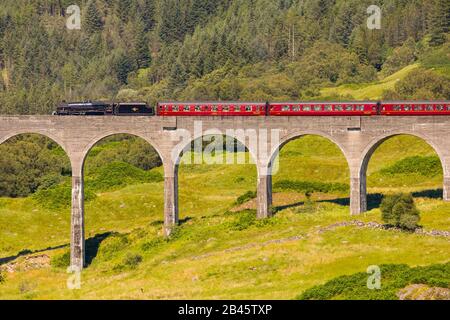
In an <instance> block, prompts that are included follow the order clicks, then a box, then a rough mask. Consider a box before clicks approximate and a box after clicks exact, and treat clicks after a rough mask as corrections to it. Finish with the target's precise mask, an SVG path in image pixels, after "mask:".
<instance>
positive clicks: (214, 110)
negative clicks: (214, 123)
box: [211, 106, 219, 112]
mask: <svg viewBox="0 0 450 320" xmlns="http://www.w3.org/2000/svg"><path fill="white" fill-rule="evenodd" d="M211 111H212V112H218V111H219V107H218V106H212V107H211Z"/></svg>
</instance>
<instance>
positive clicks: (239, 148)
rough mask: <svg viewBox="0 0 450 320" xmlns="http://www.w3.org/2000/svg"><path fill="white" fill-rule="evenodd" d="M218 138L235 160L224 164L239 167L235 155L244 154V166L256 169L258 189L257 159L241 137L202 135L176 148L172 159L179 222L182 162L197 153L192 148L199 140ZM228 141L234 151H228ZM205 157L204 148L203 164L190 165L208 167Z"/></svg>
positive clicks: (218, 134) (216, 134)
mask: <svg viewBox="0 0 450 320" xmlns="http://www.w3.org/2000/svg"><path fill="white" fill-rule="evenodd" d="M216 136H221V137H222V139H223V141H222V142H223V146H224V147H225V145H226V147H225V149H222V150H221V151H222V152H224V154H225V152H227V153H228V152H229V153H233V159H234V160H233V163H228V162H227V160H226V159H225V160H224V162H223V163H222V164H234V165H239V164H241V163H236V161H235V160H236V156H235V155H236V154H237V153H239V152H242V153H244V157H245V163H242V164H243V165H252V166H254V167H255V170H256V177H257V179H256V181H255V183H254V185H255V186H254V187H255V189H256V188H257V184H258V177H259V170H258V169H257V167H258V166H257V157H256V155H255V154H254V152H252V150H251V148H249V146H248V145H247V144H246V143H245V142H244V141H245V140H244V141H243V140H242V139H241V138H240V137H238V136H236V135H229V134H228V135H227V134H224V133H222V132H219V131H218V132H217V133H206V134H202V135H197V136H195V137H193V138H191V139H189V142H188V143H185V144H184V147H183V146H180V147H178V148H176V149H175V150H174V151H173V154H172V157H173V158H174V161H173V173H174V178H175V179H174V189H175V197H176V199H175V203H176V205H175V207H176V209H175V210H176V213H175V214H176V216H177V221H179V199H178V197H179V171H180V165H182V164H184V163H183V161H182V159H183V156H184V155H186V153H188V152H192V151H194V152H195V151H196V150H195V149H193V148H192V146H193V144H194V143H195V142H197V141H199V140H201V141H204V140H203V139H205V138H212V137H216ZM228 139H231V140H232V141H233V150H230V149H228V147H229V146H230V145H228V144H226V143H225V141H227V142H229V141H230V140H228ZM206 142H209V143H213V141H211V140H209V141H206ZM224 154H223V156H224ZM247 155H248V156H247ZM203 156H204V153H203V147H202V163H190V164H196V165H208V164H205V163H204V162H203ZM222 159H224V157H222ZM188 164H189V163H188ZM213 165H220V163H213ZM186 219H187V220H189V219H190V217H187V218H186Z"/></svg>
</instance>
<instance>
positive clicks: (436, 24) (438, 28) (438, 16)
mask: <svg viewBox="0 0 450 320" xmlns="http://www.w3.org/2000/svg"><path fill="white" fill-rule="evenodd" d="M449 12H450V2H449V1H448V0H434V1H433V4H432V6H431V11H430V16H429V22H428V25H429V33H430V35H431V39H430V44H431V45H432V46H438V45H441V44H443V43H444V42H445V37H446V35H445V34H446V33H447V32H449V26H450V13H449Z"/></svg>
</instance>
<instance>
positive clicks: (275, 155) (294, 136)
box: [265, 131, 350, 213]
mask: <svg viewBox="0 0 450 320" xmlns="http://www.w3.org/2000/svg"><path fill="white" fill-rule="evenodd" d="M306 136H312V137H319V138H322V139H325V140H327V141H328V142H330V143H331V144H333V145H334V146H336V147H337V149H339V151H340V153H341V155H342V156H343V158H344V159H345V164H346V167H347V168H348V171H349V176H350V165H349V161H348V156H347V152H346V151H345V149H344V148H343V147H342V146H341V145H340V144H339V142H338V141H336V140H335V139H334V138H333V137H332V136H330V135H327V134H324V133H322V132H316V131H305V132H294V133H291V134H289V135H286V136H284V137H283V138H282V139H281V141H280V143H279V144H278V145H277V146H274V148H273V149H272V150H271V156H270V159H269V162H268V163H267V166H266V168H265V170H266V173H267V179H268V182H267V190H268V203H269V206H272V204H273V196H272V188H273V185H272V179H273V175H274V174H275V172H274V168H277V169H278V167H279V164H278V162H275V160H276V159H279V155H280V152H281V150H282V149H283V148H284V147H285V146H286V145H287V144H289V143H290V142H292V141H295V140H298V139H301V138H303V137H306ZM302 203H303V202H302ZM299 204H300V203H296V204H292V205H283V206H280V207H275V208H273V209H272V210H273V213H276V212H277V211H280V210H282V209H285V208H288V207H291V206H297V205H299ZM340 204H344V205H348V204H349V203H348V201H345V202H342V203H340Z"/></svg>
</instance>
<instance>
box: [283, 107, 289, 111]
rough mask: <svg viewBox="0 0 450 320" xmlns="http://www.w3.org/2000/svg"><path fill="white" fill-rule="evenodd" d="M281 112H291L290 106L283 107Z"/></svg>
mask: <svg viewBox="0 0 450 320" xmlns="http://www.w3.org/2000/svg"><path fill="white" fill-rule="evenodd" d="M282 110H283V111H291V107H290V106H283V108H282Z"/></svg>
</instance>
